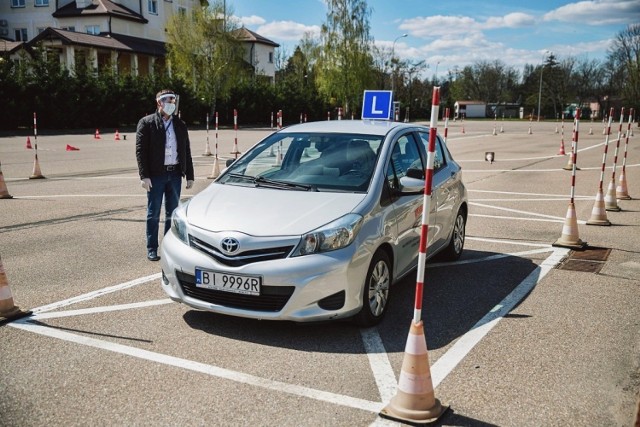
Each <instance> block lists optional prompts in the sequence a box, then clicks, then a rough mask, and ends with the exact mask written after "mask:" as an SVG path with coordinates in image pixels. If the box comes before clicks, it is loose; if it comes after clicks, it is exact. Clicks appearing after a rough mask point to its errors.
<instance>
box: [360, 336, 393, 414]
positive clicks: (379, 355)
mask: <svg viewBox="0 0 640 427" xmlns="http://www.w3.org/2000/svg"><path fill="white" fill-rule="evenodd" d="M360 335H362V342H363V344H364V349H365V351H366V352H367V357H368V358H369V365H370V366H371V372H372V373H373V377H374V378H375V380H376V384H377V385H378V391H379V392H380V399H381V400H382V401H383V402H388V401H389V400H391V398H392V397H393V396H394V395H395V394H396V388H397V385H398V381H397V380H396V374H395V373H394V372H393V368H392V367H391V363H390V362H389V357H388V355H387V351H386V349H385V348H384V343H383V342H382V338H380V334H378V330H377V329H375V328H368V329H360ZM380 409H382V408H380Z"/></svg>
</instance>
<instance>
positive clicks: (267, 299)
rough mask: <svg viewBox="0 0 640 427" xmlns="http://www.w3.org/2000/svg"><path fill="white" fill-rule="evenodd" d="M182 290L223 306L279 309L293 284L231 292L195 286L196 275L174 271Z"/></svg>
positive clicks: (290, 293)
mask: <svg viewBox="0 0 640 427" xmlns="http://www.w3.org/2000/svg"><path fill="white" fill-rule="evenodd" d="M176 277H177V278H178V282H179V283H180V287H181V288H182V292H183V293H184V294H185V295H186V296H189V297H191V298H195V299H198V300H201V301H206V302H208V303H211V304H216V305H221V306H224V307H231V308H240V309H243V310H255V311H280V310H282V308H283V307H284V306H285V304H286V303H287V301H289V298H291V295H293V291H294V290H295V287H294V286H264V285H263V286H262V289H261V290H260V295H259V296H258V295H243V294H234V293H231V292H224V291H216V290H212V289H203V288H198V287H197V286H196V277H195V276H193V275H191V274H186V273H182V272H180V271H176Z"/></svg>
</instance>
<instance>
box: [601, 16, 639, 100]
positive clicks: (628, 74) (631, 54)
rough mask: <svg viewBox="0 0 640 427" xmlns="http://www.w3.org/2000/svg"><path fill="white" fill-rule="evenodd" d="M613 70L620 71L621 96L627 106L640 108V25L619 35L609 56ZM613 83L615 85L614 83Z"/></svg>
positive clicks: (630, 27)
mask: <svg viewBox="0 0 640 427" xmlns="http://www.w3.org/2000/svg"><path fill="white" fill-rule="evenodd" d="M607 58H608V62H609V65H610V66H611V69H612V70H620V72H621V75H620V76H619V77H620V78H621V80H619V81H618V83H617V84H618V88H619V91H620V94H621V95H622V96H623V98H624V101H625V103H626V104H627V105H630V106H631V107H634V108H635V109H636V111H638V107H640V24H632V25H630V26H629V27H627V28H626V29H625V30H622V31H620V32H619V33H618V35H617V36H616V38H615V39H614V41H613V43H612V45H611V47H610V48H609V53H608V55H607ZM612 83H614V82H613V81H612Z"/></svg>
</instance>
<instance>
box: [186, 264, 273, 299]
mask: <svg viewBox="0 0 640 427" xmlns="http://www.w3.org/2000/svg"><path fill="white" fill-rule="evenodd" d="M196 286H197V287H198V288H205V289H213V290H216V291H223V292H233V293H236V294H244V295H260V287H261V286H262V276H250V275H247V274H229V273H222V272H220V271H212V270H201V269H198V268H196Z"/></svg>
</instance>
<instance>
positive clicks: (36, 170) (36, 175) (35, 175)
mask: <svg viewBox="0 0 640 427" xmlns="http://www.w3.org/2000/svg"><path fill="white" fill-rule="evenodd" d="M43 178H44V175H42V171H40V162H39V161H38V154H37V153H36V158H35V160H34V161H33V172H32V173H31V176H30V177H29V179H43Z"/></svg>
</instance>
